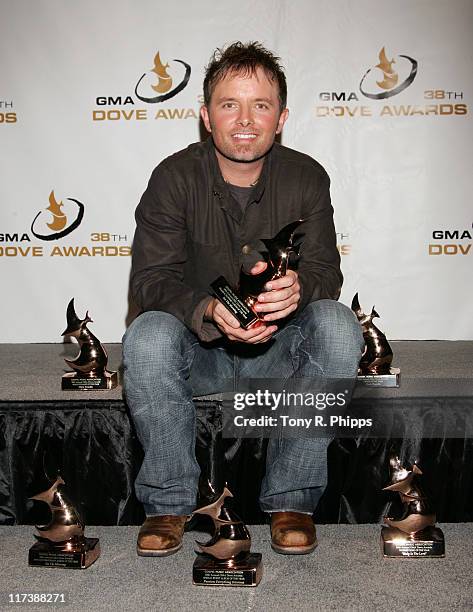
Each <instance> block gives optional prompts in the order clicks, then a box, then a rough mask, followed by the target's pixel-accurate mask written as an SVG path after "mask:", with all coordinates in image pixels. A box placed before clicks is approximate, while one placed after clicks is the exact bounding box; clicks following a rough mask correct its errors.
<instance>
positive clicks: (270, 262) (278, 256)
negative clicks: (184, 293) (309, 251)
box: [210, 220, 303, 329]
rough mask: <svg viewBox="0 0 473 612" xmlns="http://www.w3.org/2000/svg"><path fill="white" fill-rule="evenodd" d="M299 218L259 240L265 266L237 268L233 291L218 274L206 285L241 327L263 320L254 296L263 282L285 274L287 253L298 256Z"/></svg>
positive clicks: (261, 290)
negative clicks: (259, 269) (254, 269)
mask: <svg viewBox="0 0 473 612" xmlns="http://www.w3.org/2000/svg"><path fill="white" fill-rule="evenodd" d="M301 223H303V220H299V221H294V222H293V223H289V224H288V225H286V226H285V227H283V228H282V230H280V231H279V232H278V233H277V234H276V236H275V237H274V238H269V239H262V240H261V242H262V243H263V244H264V245H265V247H266V249H267V250H266V251H263V252H261V253H260V254H261V255H262V257H263V260H264V261H265V262H266V268H265V269H264V270H263V271H262V272H260V273H259V274H248V273H247V272H245V271H244V269H243V266H242V268H241V269H240V278H239V284H238V288H237V290H236V291H234V290H233V289H232V288H231V286H230V285H229V283H228V282H227V280H226V279H225V277H223V276H219V277H218V278H217V279H216V280H215V281H213V282H212V283H211V284H210V286H211V287H212V289H213V292H214V295H215V297H216V298H217V299H218V300H219V301H220V302H221V303H222V304H223V305H224V306H225V308H226V309H227V310H229V311H230V312H231V313H232V315H233V316H234V317H235V318H236V319H237V320H238V321H239V323H240V325H241V326H242V327H243V328H244V329H248V328H249V327H251V326H252V325H255V323H257V322H258V321H263V316H264V313H258V312H257V311H256V310H255V309H254V306H255V305H256V303H257V302H258V296H259V294H260V293H262V292H263V291H264V286H265V284H266V283H268V282H270V281H272V280H276V279H277V278H281V277H282V276H285V274H286V272H287V270H288V266H289V263H290V258H291V256H298V255H299V249H300V246H301V243H299V244H297V245H295V244H294V238H295V233H296V230H297V228H298V227H299V225H300V224H301Z"/></svg>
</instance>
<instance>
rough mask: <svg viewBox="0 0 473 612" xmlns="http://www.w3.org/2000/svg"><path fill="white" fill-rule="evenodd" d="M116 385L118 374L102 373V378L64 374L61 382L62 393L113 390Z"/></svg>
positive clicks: (73, 373) (70, 373)
mask: <svg viewBox="0 0 473 612" xmlns="http://www.w3.org/2000/svg"><path fill="white" fill-rule="evenodd" d="M117 384H118V372H108V371H106V372H104V374H103V375H102V376H79V375H78V374H77V373H76V372H66V374H64V375H63V377H62V381H61V389H62V390H63V391H92V390H105V389H114V388H115V387H116V386H117Z"/></svg>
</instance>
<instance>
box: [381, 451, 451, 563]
mask: <svg viewBox="0 0 473 612" xmlns="http://www.w3.org/2000/svg"><path fill="white" fill-rule="evenodd" d="M390 467H391V484H390V485H389V486H387V487H385V488H384V489H383V491H395V492H397V493H399V495H400V496H401V502H402V506H403V511H402V515H401V516H400V517H399V518H391V517H387V516H385V517H384V522H385V523H386V525H387V526H386V527H382V529H381V547H382V550H383V555H384V557H404V558H406V557H444V556H445V540H444V536H443V533H442V530H441V529H439V528H438V527H436V526H435V522H436V515H435V511H434V508H433V505H432V502H431V500H430V499H429V496H428V494H427V493H426V491H425V489H424V485H423V482H422V471H421V470H420V469H419V468H418V467H417V465H416V464H414V465H413V466H412V469H411V470H406V469H405V468H404V467H403V466H402V465H401V462H400V460H399V458H398V457H392V458H391V460H390Z"/></svg>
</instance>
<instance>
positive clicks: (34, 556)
mask: <svg viewBox="0 0 473 612" xmlns="http://www.w3.org/2000/svg"><path fill="white" fill-rule="evenodd" d="M99 556H100V544H99V539H98V538H84V541H83V542H78V543H77V544H70V543H69V542H65V543H64V544H62V545H61V546H51V545H50V543H49V542H42V541H41V542H36V544H33V546H32V547H31V548H30V550H29V554H28V564H29V565H32V566H36V567H60V568H70V569H86V568H87V567H89V566H90V565H92V563H93V562H94V561H95V560H96V559H98V557H99Z"/></svg>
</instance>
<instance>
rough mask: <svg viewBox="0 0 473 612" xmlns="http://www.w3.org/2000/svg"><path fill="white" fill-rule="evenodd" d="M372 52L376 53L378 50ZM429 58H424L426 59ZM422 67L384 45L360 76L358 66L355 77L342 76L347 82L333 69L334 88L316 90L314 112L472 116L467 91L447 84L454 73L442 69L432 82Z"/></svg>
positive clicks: (350, 116)
mask: <svg viewBox="0 0 473 612" xmlns="http://www.w3.org/2000/svg"><path fill="white" fill-rule="evenodd" d="M417 44H418V43H417ZM372 57H373V58H374V57H375V54H374V53H373V56H372ZM427 61H428V60H426V59H425V58H424V59H423V60H422V64H423V65H425V64H426V63H427ZM419 66H420V61H418V60H417V59H414V58H413V57H411V56H410V55H406V54H403V53H397V54H396V53H394V52H393V51H392V50H389V49H388V47H386V46H383V47H382V48H381V49H380V50H379V51H378V63H377V64H374V62H373V64H372V65H371V67H369V68H368V69H365V72H364V74H363V76H362V77H361V81H360V80H359V79H360V76H359V75H360V74H361V73H362V69H361V68H360V71H359V72H358V70H357V69H356V71H354V72H353V73H352V76H351V77H348V78H347V77H343V80H344V81H345V82H344V83H343V84H342V87H340V75H341V74H342V73H340V72H337V71H334V72H333V76H330V77H328V78H330V80H332V82H333V85H332V86H330V83H329V84H328V85H329V87H325V88H324V89H323V90H322V91H320V92H317V104H316V105H315V108H314V111H315V117H316V118H329V117H332V118H337V119H343V120H347V121H352V120H355V121H356V120H362V121H369V119H370V118H373V117H381V118H386V119H400V118H407V117H418V118H419V117H438V118H440V117H442V118H446V117H461V116H464V115H467V114H468V105H467V104H466V103H465V101H464V94H463V90H462V89H460V88H458V89H452V88H447V87H444V86H442V85H443V84H444V82H449V83H450V81H451V75H450V74H447V73H446V74H444V75H443V76H442V73H441V72H439V74H438V76H437V77H436V82H435V83H432V82H431V80H429V81H427V77H425V76H424V75H423V74H422V72H421V71H420V68H419ZM442 79H443V82H442ZM414 83H415V84H414ZM413 84H414V86H413V87H411V86H412V85H413ZM408 88H409V89H408ZM406 90H407V92H406ZM399 94H402V95H399ZM397 96H399V97H397ZM366 98H368V100H366ZM388 101H389V103H386V102H388Z"/></svg>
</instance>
